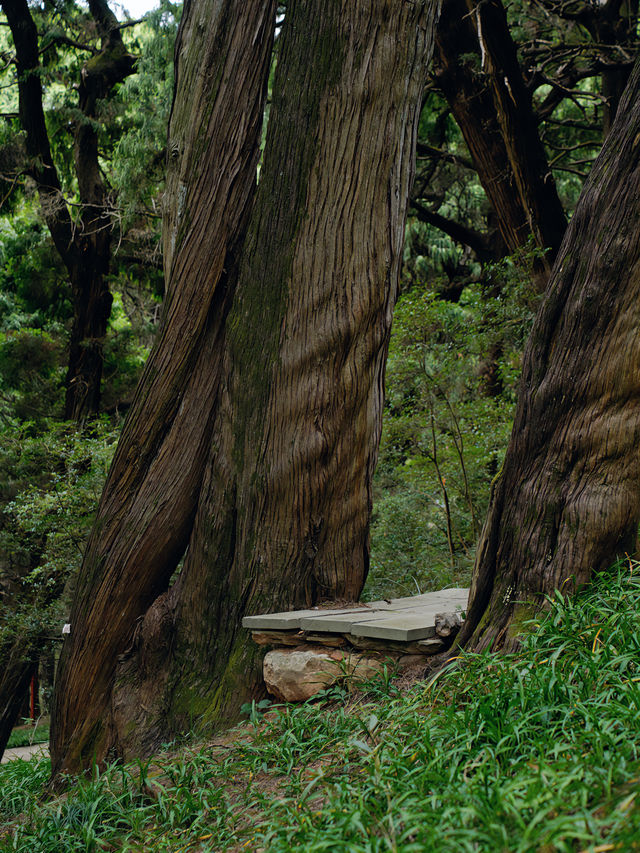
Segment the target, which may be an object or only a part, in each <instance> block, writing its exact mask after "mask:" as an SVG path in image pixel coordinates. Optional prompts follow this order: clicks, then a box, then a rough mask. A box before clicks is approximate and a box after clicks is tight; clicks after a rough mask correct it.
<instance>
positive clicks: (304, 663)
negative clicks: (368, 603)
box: [262, 647, 384, 702]
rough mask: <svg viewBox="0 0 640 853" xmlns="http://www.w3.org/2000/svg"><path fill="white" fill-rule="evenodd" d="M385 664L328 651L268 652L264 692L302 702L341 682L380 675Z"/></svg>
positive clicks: (280, 650)
mask: <svg viewBox="0 0 640 853" xmlns="http://www.w3.org/2000/svg"><path fill="white" fill-rule="evenodd" d="M383 667H384V663H383V661H381V660H376V659H375V658H369V657H365V656H364V655H358V654H349V653H347V652H341V651H337V650H336V651H333V650H331V649H326V648H325V649H323V648H321V647H316V648H309V647H306V648H295V649H274V650H273V651H270V652H267V654H266V655H265V658H264V663H263V666H262V673H263V677H264V682H265V684H266V687H267V690H268V691H269V693H270V694H271V695H272V696H275V698H276V699H279V700H280V701H282V702H303V701H304V700H305V699H310V698H311V697H312V696H315V695H316V693H319V692H320V691H321V690H324V689H325V688H326V687H329V686H331V685H332V684H335V683H336V682H337V681H340V680H341V679H350V680H351V681H352V682H356V683H357V682H359V681H363V680H366V679H367V678H371V677H372V676H374V675H375V674H377V673H379V672H382V670H383Z"/></svg>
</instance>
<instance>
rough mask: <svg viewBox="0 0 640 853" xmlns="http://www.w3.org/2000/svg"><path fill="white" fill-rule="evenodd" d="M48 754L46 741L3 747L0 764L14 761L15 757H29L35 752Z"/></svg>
mask: <svg viewBox="0 0 640 853" xmlns="http://www.w3.org/2000/svg"><path fill="white" fill-rule="evenodd" d="M36 752H37V753H42V755H49V747H48V745H47V744H46V743H34V744H33V746H15V747H13V749H5V751H4V755H3V756H2V761H1V762H0V763H1V764H6V763H7V761H14V760H15V759H16V758H26V759H27V760H28V759H29V758H31V756H32V755H35V753H36Z"/></svg>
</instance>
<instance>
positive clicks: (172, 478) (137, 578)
mask: <svg viewBox="0 0 640 853" xmlns="http://www.w3.org/2000/svg"><path fill="white" fill-rule="evenodd" d="M274 15H275V2H272V3H270V4H268V5H267V4H264V3H263V2H262V0H253V2H247V3H239V2H238V3H221V2H219V0H207V2H200V3H197V4H192V3H189V4H187V6H186V7H185V10H184V12H183V17H182V20H181V24H180V30H179V33H178V39H177V43H176V88H177V91H180V92H183V93H184V96H183V98H176V99H175V103H174V108H173V112H172V116H171V121H170V125H169V141H168V151H169V161H168V176H167V198H168V199H169V202H168V205H167V209H166V211H165V234H164V241H165V275H166V299H165V305H164V315H163V322H162V326H161V329H160V332H159V335H158V339H157V342H156V345H155V346H154V349H153V351H152V353H151V355H150V357H149V359H148V361H147V364H146V366H145V369H144V371H143V375H142V377H141V380H140V382H139V385H138V388H137V391H136V394H135V397H134V400H133V404H132V407H131V409H130V411H129V415H128V417H127V421H126V424H125V427H124V430H123V435H122V437H121V440H120V442H119V444H118V449H117V451H116V454H115V458H114V461H113V464H112V467H111V470H110V472H109V477H108V480H107V484H106V486H105V489H104V492H103V495H102V498H101V502H100V506H99V510H98V516H97V520H96V524H95V526H94V528H93V531H92V534H91V537H90V540H89V543H88V546H87V552H86V555H85V559H84V561H83V566H82V570H81V573H80V577H79V581H78V589H77V592H76V598H75V602H74V607H73V612H72V617H71V618H72V623H71V624H72V633H71V636H70V638H69V640H68V641H67V642H66V643H65V648H64V650H63V654H62V656H61V661H60V666H59V674H58V689H57V690H56V696H55V705H54V726H53V729H52V755H53V763H54V771H55V770H56V769H57V768H61V767H64V768H68V769H78V768H79V767H81V766H82V765H83V764H86V763H87V762H89V761H91V759H92V756H93V754H94V752H95V754H96V755H97V756H98V757H103V756H104V754H105V753H106V750H107V748H108V746H109V745H110V743H111V740H110V738H111V733H110V729H109V721H108V719H107V716H108V709H109V706H110V690H111V684H112V680H113V675H114V671H115V666H116V657H117V655H118V654H121V653H122V652H123V651H124V650H125V648H126V646H127V644H128V643H129V642H130V641H131V637H132V633H133V629H134V626H135V624H136V620H138V619H140V618H141V617H142V616H143V615H144V613H145V611H146V610H147V609H148V608H149V607H150V605H151V604H152V602H153V601H154V600H155V599H156V598H157V597H158V596H159V595H160V594H161V593H163V591H165V590H166V588H167V585H168V583H169V580H170V578H171V575H172V574H173V572H174V571H175V569H176V566H177V564H178V562H179V560H180V558H181V557H182V555H183V553H184V550H185V548H186V546H187V543H188V541H189V535H190V532H191V528H192V525H193V518H194V515H195V510H196V506H197V499H198V494H199V490H200V484H201V480H202V475H203V469H204V464H205V461H206V456H207V452H208V445H209V442H210V435H211V427H212V423H211V419H212V410H213V406H214V403H215V399H216V395H217V383H218V381H219V375H220V356H219V355H218V354H217V352H216V348H217V345H218V343H219V341H218V339H219V335H220V330H221V328H222V327H223V324H224V320H225V316H226V313H227V312H228V305H227V302H228V300H229V299H230V298H231V295H232V293H233V290H234V286H235V276H236V272H235V271H236V268H237V259H236V258H235V255H234V252H235V251H236V249H237V246H238V245H240V244H241V242H242V239H243V237H244V232H245V229H246V224H247V213H248V211H249V209H250V204H251V200H252V197H253V195H254V192H255V183H256V180H255V178H256V168H257V164H258V157H259V143H260V131H261V126H262V113H263V108H264V99H265V95H266V81H267V74H268V67H269V58H270V52H271V38H272V35H271V33H272V29H273V18H274ZM247 33H251V34H252V40H250V41H248V40H247V37H246V34H247ZM85 695H86V697H87V699H88V700H89V701H87V702H85V698H84V697H85Z"/></svg>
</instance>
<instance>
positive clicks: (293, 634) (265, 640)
mask: <svg viewBox="0 0 640 853" xmlns="http://www.w3.org/2000/svg"><path fill="white" fill-rule="evenodd" d="M251 637H252V639H253V642H254V643H256V644H257V645H259V646H299V645H300V643H301V642H302V640H304V635H303V633H302V631H252V632H251Z"/></svg>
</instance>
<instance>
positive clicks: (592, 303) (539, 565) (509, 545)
mask: <svg viewBox="0 0 640 853" xmlns="http://www.w3.org/2000/svg"><path fill="white" fill-rule="evenodd" d="M638 140H640V63H637V64H636V67H635V70H634V72H633V75H632V77H631V80H630V83H629V85H628V87H627V90H626V93H625V96H624V98H623V100H622V102H621V104H620V107H619V110H618V114H617V117H616V121H615V124H614V127H613V132H612V133H610V134H609V136H608V137H607V140H606V141H605V145H604V148H603V150H602V152H601V154H600V155H599V157H598V159H597V161H596V163H595V165H594V167H593V170H592V173H591V175H590V177H589V179H588V181H587V183H586V184H585V187H584V190H583V192H582V196H581V198H580V201H579V203H578V207H577V209H576V212H575V214H574V216H573V218H572V220H571V223H570V225H569V229H568V232H567V236H566V238H565V241H564V243H563V245H562V248H561V251H560V254H559V256H558V259H557V261H556V264H555V267H554V270H553V274H552V278H551V281H550V283H549V287H548V289H547V293H546V296H545V300H544V302H543V305H542V307H541V310H540V313H539V314H538V317H537V318H536V321H535V324H534V328H533V331H532V334H531V338H530V340H529V343H528V345H527V350H526V353H525V359H524V369H523V377H522V382H521V386H520V399H519V402H518V407H517V412H516V417H515V423H514V427H513V433H512V436H511V441H510V443H509V447H508V449H507V454H506V458H505V462H504V465H503V468H502V471H501V472H500V474H499V475H498V477H497V479H496V481H495V483H494V486H493V489H492V495H491V501H490V506H489V513H488V518H487V521H486V524H485V527H484V531H483V534H482V537H481V541H480V544H479V548H478V556H477V559H476V565H475V570H474V576H473V582H472V589H471V601H470V606H469V613H468V617H467V620H466V622H465V626H464V629H463V632H462V636H461V638H460V639H461V642H462V643H464V642H468V644H469V645H470V646H471V647H472V648H479V649H481V648H485V647H487V646H488V645H490V644H492V645H493V646H494V647H499V646H504V647H505V648H507V649H509V648H512V647H513V646H514V645H515V644H517V635H518V632H519V630H520V627H521V624H522V620H523V619H524V618H527V617H530V616H532V615H533V614H534V613H535V612H536V610H537V609H539V608H540V607H542V606H543V605H544V598H543V597H544V595H545V594H550V593H552V592H553V591H554V590H555V589H562V590H563V591H565V592H566V591H571V590H574V589H575V588H576V587H578V586H580V585H581V584H584V583H586V582H587V581H588V580H589V578H590V577H591V575H592V573H593V572H595V571H598V570H600V569H604V568H606V567H607V566H609V565H610V564H611V563H612V562H613V561H614V560H615V558H616V557H617V556H619V555H623V554H625V553H631V552H632V551H633V550H634V548H635V546H636V537H637V529H638V521H639V520H640V457H639V456H638V445H639V442H640V373H639V370H638V365H640V336H639V335H638V329H639V328H640V232H639V230H638V221H639V219H640V148H639V146H638Z"/></svg>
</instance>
